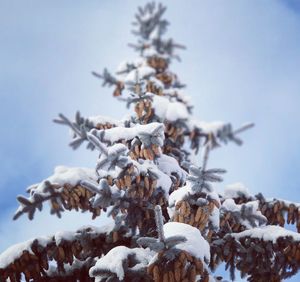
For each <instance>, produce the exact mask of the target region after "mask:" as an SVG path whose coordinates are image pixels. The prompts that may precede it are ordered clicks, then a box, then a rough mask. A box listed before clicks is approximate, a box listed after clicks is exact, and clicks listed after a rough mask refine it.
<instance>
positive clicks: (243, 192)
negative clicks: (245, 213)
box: [224, 182, 250, 199]
mask: <svg viewBox="0 0 300 282" xmlns="http://www.w3.org/2000/svg"><path fill="white" fill-rule="evenodd" d="M241 196H245V197H246V198H249V197H250V194H249V191H248V189H247V188H246V187H245V185H244V184H243V183H241V182H237V183H233V184H230V185H227V187H226V188H225V190H224V198H225V199H235V198H238V197H241Z"/></svg>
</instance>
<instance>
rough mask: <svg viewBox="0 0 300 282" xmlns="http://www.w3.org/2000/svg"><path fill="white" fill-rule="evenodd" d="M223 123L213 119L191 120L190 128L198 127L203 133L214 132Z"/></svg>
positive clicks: (223, 123)
mask: <svg viewBox="0 0 300 282" xmlns="http://www.w3.org/2000/svg"><path fill="white" fill-rule="evenodd" d="M224 125H225V122H223V121H213V122H205V121H199V120H195V119H194V120H191V121H190V128H191V129H193V128H194V127H198V128H200V129H201V131H202V132H204V133H207V134H208V133H213V134H216V133H217V131H218V130H220V129H221V128H222V127H223V126H224Z"/></svg>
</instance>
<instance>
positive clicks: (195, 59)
mask: <svg viewBox="0 0 300 282" xmlns="http://www.w3.org/2000/svg"><path fill="white" fill-rule="evenodd" d="M141 2H143V3H144V2H145V1H137V0H135V1H133V0H131V1H129V0H128V1H124V0H123V1H121V0H118V1H117V0H114V1H109V0H105V1H104V0H102V1H100V0H98V1H76V2H74V1H66V0H65V1H37V0H36V1H30V0H27V1H8V0H7V1H4V0H0V43H1V44H0V51H1V52H0V107H1V110H0V118H1V121H2V122H1V125H0V127H1V128H0V129H1V137H2V138H1V141H0V142H1V146H0V156H1V163H0V171H1V172H0V173H1V175H0V176H1V177H0V192H1V193H2V197H1V198H0V208H1V216H0V251H2V250H3V249H5V248H6V247H8V246H9V245H10V244H12V243H15V242H18V241H20V240H25V239H28V238H30V237H32V236H35V235H40V234H47V233H53V232H55V231H56V230H58V229H61V228H62V226H63V228H64V229H74V228H76V227H78V226H80V225H82V224H85V223H86V222H87V221H86V219H87V218H89V216H87V215H81V216H80V217H78V215H77V214H75V215H74V214H69V215H67V214H66V216H65V217H64V219H63V220H60V221H59V220H56V218H53V217H51V216H49V215H48V214H47V213H46V211H45V212H44V213H42V214H39V215H37V216H36V220H35V221H33V222H29V221H28V220H27V219H26V218H22V219H21V220H19V221H17V222H12V221H11V218H12V215H13V212H14V210H15V209H16V207H17V203H16V201H15V197H16V195H17V194H24V193H25V188H26V187H27V186H28V185H30V184H32V183H36V182H39V181H41V180H42V179H43V178H45V177H47V176H48V175H50V174H51V173H52V171H53V167H54V166H55V165H59V164H65V165H74V166H93V165H94V164H95V162H96V157H97V155H96V153H91V152H88V151H86V150H85V149H83V148H82V149H80V150H78V151H75V152H73V151H72V150H71V149H70V148H69V147H68V146H67V144H68V142H69V140H70V139H69V135H68V130H67V129H66V128H64V127H59V126H57V125H55V124H53V123H52V119H53V118H54V117H56V116H57V114H58V113H59V112H63V113H65V114H66V115H68V116H73V115H74V113H75V112H76V110H77V109H79V110H81V112H82V114H84V115H85V116H89V115H97V114H102V115H111V116H113V117H116V118H118V117H121V116H122V115H123V114H124V113H125V107H124V105H123V104H121V103H120V102H118V101H116V100H115V99H113V98H112V97H111V89H105V88H102V87H101V83H100V82H99V81H98V80H97V79H95V78H94V77H93V76H92V75H91V74H90V73H91V71H92V70H97V71H101V70H102V69H103V68H104V67H107V68H108V69H111V70H114V69H115V68H116V67H117V65H118V63H119V62H121V61H122V60H124V59H130V58H134V57H135V54H134V52H133V51H132V50H131V49H130V48H128V47H127V43H128V42H132V41H133V40H134V38H133V36H132V35H131V33H130V23H131V22H132V20H133V14H134V12H135V9H136V7H137V5H139V4H140V3H141ZM163 3H165V4H166V5H167V6H168V10H167V12H166V17H167V18H168V19H169V20H170V22H171V25H170V28H169V34H170V35H171V36H172V37H174V39H176V40H177V41H178V42H180V43H183V44H185V45H186V46H187V50H186V51H183V52H182V53H181V58H182V62H181V63H174V64H173V66H172V68H173V70H175V71H176V72H177V74H178V75H179V77H180V78H181V80H182V81H183V82H185V83H187V84H188V87H187V88H186V93H187V94H188V95H190V96H191V97H192V99H193V101H194V105H195V109H194V113H195V115H196V116H197V117H198V118H200V119H201V120H206V121H214V120H224V121H229V122H232V123H233V125H234V126H236V127H237V126H239V125H240V124H242V123H244V122H248V121H254V122H255V124H256V127H255V128H254V129H252V130H251V131H249V132H247V133H245V134H244V136H243V137H244V140H245V144H244V146H242V147H237V146H235V145H233V144H230V145H228V146H226V147H223V148H222V149H218V150H217V151H216V152H215V153H214V154H213V155H212V158H211V161H210V165H211V166H214V167H221V168H226V169H227V170H228V173H227V175H226V177H225V181H224V183H223V184H222V185H221V186H220V187H219V189H220V190H221V189H223V187H224V186H225V185H226V184H229V183H232V182H237V181H239V182H243V183H244V184H245V185H246V186H247V187H248V188H249V190H250V191H251V192H253V193H257V192H259V191H262V192H263V193H264V194H265V195H267V196H268V197H270V196H274V197H280V198H286V199H292V200H294V201H298V202H300V193H299V189H300V175H299V171H300V153H299V144H300V131H299V129H300V113H299V111H300V109H299V106H300V67H299V66H300V32H299V30H300V5H299V1H297V0H294V1H292V0H291V1H288V0H287V1H283V0H282V1H276V0H263V1H261V0H248V1H246V0H245V1H238V0H236V1H211V0H210V1H197V0H189V1H179V0H176V1H174V0H172V1H171V0H170V1H163ZM81 218H82V220H79V219H81ZM75 219H76V220H75ZM89 223H90V221H89ZM98 223H99V221H98ZM95 224H97V222H95ZM290 281H292V280H290ZM295 281H296V280H295Z"/></svg>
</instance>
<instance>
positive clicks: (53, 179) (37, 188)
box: [27, 166, 97, 198]
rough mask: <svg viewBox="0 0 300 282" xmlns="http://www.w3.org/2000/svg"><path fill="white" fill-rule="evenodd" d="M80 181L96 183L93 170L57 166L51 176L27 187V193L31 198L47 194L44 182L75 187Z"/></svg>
mask: <svg viewBox="0 0 300 282" xmlns="http://www.w3.org/2000/svg"><path fill="white" fill-rule="evenodd" d="M81 180H89V181H93V182H95V181H97V176H96V174H95V170H94V169H91V168H83V167H67V166H57V167H55V169H54V173H53V175H51V176H49V177H48V178H46V179H45V180H43V181H42V182H40V183H38V184H35V185H31V186H29V187H28V188H27V191H28V192H30V195H31V198H32V197H35V195H37V194H40V193H47V191H46V190H45V188H46V187H47V186H46V184H45V182H46V181H48V182H50V183H51V184H52V185H57V186H63V185H64V184H70V185H72V186H76V185H77V184H78V183H79V182H80V181H81Z"/></svg>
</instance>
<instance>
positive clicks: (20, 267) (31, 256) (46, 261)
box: [0, 226, 130, 281]
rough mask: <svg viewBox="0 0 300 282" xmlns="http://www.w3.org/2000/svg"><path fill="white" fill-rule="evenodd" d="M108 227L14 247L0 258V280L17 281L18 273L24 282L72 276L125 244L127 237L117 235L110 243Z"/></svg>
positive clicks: (111, 236) (64, 233)
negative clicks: (54, 266)
mask: <svg viewBox="0 0 300 282" xmlns="http://www.w3.org/2000/svg"><path fill="white" fill-rule="evenodd" d="M112 228H113V227H112V226H103V227H92V226H86V227H82V228H80V229H78V230H77V231H76V232H63V231H60V232H58V233H56V234H55V235H54V236H47V237H38V238H35V239H32V240H29V241H26V242H23V243H19V244H17V245H14V246H12V247H10V248H9V249H7V250H6V251H5V252H3V253H2V254H1V255H0V280H1V281H6V279H8V278H10V279H11V280H10V281H16V280H17V281H19V279H20V277H21V274H23V275H24V276H25V279H26V281H43V280H42V279H46V278H47V277H54V276H55V275H57V274H59V275H60V277H61V276H66V277H68V276H71V277H72V273H73V271H74V270H75V269H81V268H83V267H86V266H87V264H88V266H91V264H94V263H95V260H94V258H96V257H99V256H102V255H103V254H105V253H107V252H108V251H109V250H110V249H112V248H113V247H114V246H116V245H117V244H119V243H120V242H122V244H124V245H126V244H127V245H129V243H130V238H125V237H123V236H122V235H121V234H120V235H119V241H116V240H114V239H113V233H114V232H112V230H113V229H112ZM51 260H54V261H55V262H56V264H57V267H56V268H55V269H53V267H51V265H53V263H52V264H50V261H51ZM73 264H75V265H74V266H73ZM72 266H73V267H72ZM75 277H76V276H75ZM32 279H33V280H32Z"/></svg>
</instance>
